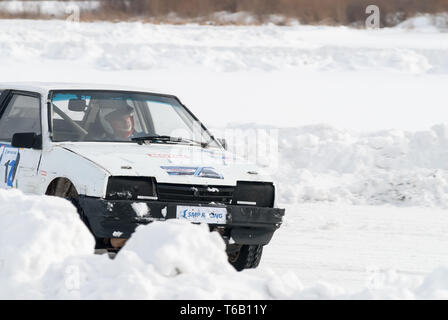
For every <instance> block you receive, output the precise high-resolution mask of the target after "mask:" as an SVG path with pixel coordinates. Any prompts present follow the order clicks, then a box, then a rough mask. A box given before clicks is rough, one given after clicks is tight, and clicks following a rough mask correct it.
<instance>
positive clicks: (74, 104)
mask: <svg viewBox="0 0 448 320" xmlns="http://www.w3.org/2000/svg"><path fill="white" fill-rule="evenodd" d="M86 108H87V104H86V100H81V99H70V100H68V110H70V111H75V112H81V111H84V110H86Z"/></svg>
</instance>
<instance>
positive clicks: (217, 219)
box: [176, 206, 227, 224]
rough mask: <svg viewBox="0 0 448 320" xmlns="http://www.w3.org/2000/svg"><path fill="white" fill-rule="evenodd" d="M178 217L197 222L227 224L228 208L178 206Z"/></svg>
mask: <svg viewBox="0 0 448 320" xmlns="http://www.w3.org/2000/svg"><path fill="white" fill-rule="evenodd" d="M176 218H177V219H180V220H187V221H190V222H196V223H211V224H225V223H226V221H227V209H226V208H215V207H193V206H177V208H176Z"/></svg>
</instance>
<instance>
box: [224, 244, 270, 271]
mask: <svg viewBox="0 0 448 320" xmlns="http://www.w3.org/2000/svg"><path fill="white" fill-rule="evenodd" d="M262 253H263V246H262V245H229V248H228V250H227V255H228V257H229V262H230V264H231V265H232V266H233V267H234V268H235V269H236V270H237V271H241V270H244V269H252V268H256V267H258V265H259V264H260V260H261V255H262Z"/></svg>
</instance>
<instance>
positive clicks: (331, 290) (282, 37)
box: [0, 18, 448, 299]
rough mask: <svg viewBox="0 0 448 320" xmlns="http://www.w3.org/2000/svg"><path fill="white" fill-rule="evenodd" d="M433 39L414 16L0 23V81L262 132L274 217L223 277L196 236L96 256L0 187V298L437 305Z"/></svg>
mask: <svg viewBox="0 0 448 320" xmlns="http://www.w3.org/2000/svg"><path fill="white" fill-rule="evenodd" d="M447 39H448V33H446V29H439V28H436V27H435V26H434V23H433V22H432V21H431V19H429V18H418V19H414V20H411V21H408V22H406V23H403V24H402V25H401V26H399V27H397V28H393V29H383V30H379V31H366V30H354V29H349V28H344V27H340V28H336V27H309V26H300V25H298V26H294V27H275V26H260V27H211V26H196V25H189V26H169V25H150V24H140V23H118V24H112V23H85V24H84V23H83V24H80V25H78V26H76V25H67V24H66V23H64V22H63V21H24V20H4V21H2V20H0V59H1V61H2V66H1V69H0V70H1V72H0V81H2V82H9V81H67V82H70V81H81V82H90V83H92V82H99V83H114V84H125V85H137V86H139V87H148V88H150V89H152V90H153V91H158V92H167V93H173V94H176V95H178V96H179V97H180V98H181V100H182V101H183V102H184V103H185V104H186V105H187V106H188V107H189V108H190V109H191V110H192V111H193V112H194V113H195V114H196V115H197V116H198V117H199V118H200V119H201V120H203V121H204V122H205V124H206V125H207V126H208V127H211V128H215V129H220V128H236V129H251V128H252V129H270V128H275V129H279V131H278V132H279V140H278V142H279V144H278V148H279V149H278V151H279V153H278V155H279V157H278V166H277V168H276V170H275V171H274V172H273V174H274V178H275V180H276V182H277V185H278V190H279V192H278V195H279V198H278V200H279V206H282V207H286V209H287V215H286V218H285V223H284V225H283V226H282V227H281V229H280V230H278V231H277V233H276V234H275V235H274V238H273V240H272V242H271V244H270V245H268V246H267V247H266V248H265V252H264V255H263V259H262V263H261V266H260V268H259V269H257V270H247V271H244V272H241V273H237V272H235V271H234V270H233V269H232V268H231V267H230V266H229V265H228V264H227V262H226V257H225V255H224V252H223V248H224V247H223V246H224V244H223V243H222V240H221V239H219V237H218V236H217V235H215V234H211V233H209V232H208V231H207V230H206V228H204V227H201V226H193V225H189V224H180V223H178V222H176V221H172V222H168V223H153V224H151V225H149V226H146V227H141V228H139V229H138V230H137V232H136V234H135V236H134V237H133V238H132V239H131V240H130V242H129V243H128V244H127V245H126V247H125V248H124V249H123V250H122V251H121V253H120V254H119V255H118V256H117V258H116V259H115V260H114V261H112V260H109V259H108V258H107V257H106V256H95V255H93V254H92V247H93V239H92V238H91V236H90V234H89V233H88V232H87V230H86V229H85V227H84V226H83V225H82V223H81V222H80V221H79V219H78V218H77V216H76V212H75V209H74V208H73V207H72V206H71V205H70V204H69V203H68V202H66V201H64V200H61V199H55V198H49V197H31V196H25V195H23V194H21V193H20V192H17V191H14V190H13V191H0V200H1V201H0V225H1V226H2V233H1V234H0V243H2V244H7V245H2V246H1V247H0V283H1V284H2V286H0V297H1V298H56V299H58V298H73V299H77V298H82V299H93V298H116V299H126V298H137V299H180V298H183V299H193V298H196V299H242V298H244V299H246V298H249V299H264V298H266V299H279V298H286V299H301V298H311V299H314V298H343V299H353V298H448V282H447V279H448V269H446V268H444V266H448V254H447V252H446V247H447V242H448V238H447V236H446V235H447V234H448V233H447V231H448V230H447V229H448V221H447V219H448V218H447V217H448V215H447V213H448V198H447V194H448V151H447V150H448V125H447V120H446V115H447V112H446V101H447V95H446V92H447V90H446V84H447V81H448V64H447V60H446V56H447V54H448V41H447ZM248 123H250V124H248ZM320 123H323V124H320ZM188 239H194V241H189V240H188ZM203 252H207V255H204V254H203Z"/></svg>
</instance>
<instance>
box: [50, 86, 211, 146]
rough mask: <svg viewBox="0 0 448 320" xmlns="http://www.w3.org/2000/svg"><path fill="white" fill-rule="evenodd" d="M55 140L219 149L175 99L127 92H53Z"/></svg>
mask: <svg viewBox="0 0 448 320" xmlns="http://www.w3.org/2000/svg"><path fill="white" fill-rule="evenodd" d="M50 119H51V130H52V139H53V141H98V142H102V141H103V142H126V141H127V142H131V141H133V142H138V143H142V142H144V141H150V142H152V143H185V144H197V145H202V146H211V147H219V145H218V144H217V142H216V141H215V140H214V139H213V137H212V136H211V135H210V134H209V133H208V132H207V131H206V130H204V128H203V126H202V125H201V123H200V122H198V121H197V120H195V118H194V117H193V115H192V114H191V113H190V112H189V111H188V110H187V109H186V108H185V107H184V106H182V104H180V103H179V101H178V100H177V99H176V98H174V97H171V96H163V95H155V94H149V93H148V94H145V93H133V92H121V91H53V92H52V93H51V106H50Z"/></svg>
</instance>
